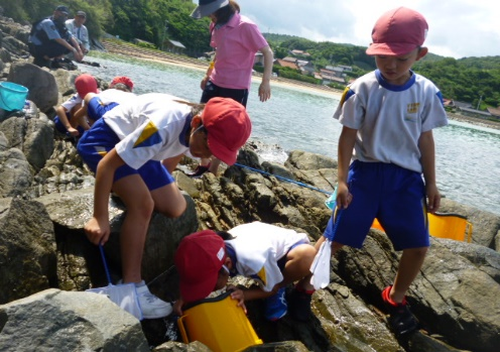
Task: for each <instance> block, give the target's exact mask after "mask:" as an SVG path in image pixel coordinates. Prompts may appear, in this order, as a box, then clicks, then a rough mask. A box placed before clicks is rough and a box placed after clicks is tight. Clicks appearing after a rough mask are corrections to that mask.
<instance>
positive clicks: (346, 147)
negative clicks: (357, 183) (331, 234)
mask: <svg viewBox="0 0 500 352" xmlns="http://www.w3.org/2000/svg"><path fill="white" fill-rule="evenodd" d="M357 132H358V131H357V130H355V129H352V128H349V127H345V126H344V127H343V128H342V133H341V134H340V138H339V148H338V175H337V181H338V188H337V199H336V201H337V206H338V207H339V208H340V209H343V208H347V207H348V206H349V204H350V203H351V200H352V195H351V194H350V193H349V188H348V186H347V176H348V173H349V165H350V164H351V159H352V153H353V149H354V143H355V142H356V134H357Z"/></svg>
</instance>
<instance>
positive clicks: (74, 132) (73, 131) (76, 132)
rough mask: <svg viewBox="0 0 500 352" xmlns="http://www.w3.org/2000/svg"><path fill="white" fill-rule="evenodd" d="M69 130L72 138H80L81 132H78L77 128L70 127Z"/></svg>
mask: <svg viewBox="0 0 500 352" xmlns="http://www.w3.org/2000/svg"><path fill="white" fill-rule="evenodd" d="M67 130H68V133H69V134H70V135H71V137H78V135H79V134H80V132H78V130H77V129H76V128H73V127H69V128H67Z"/></svg>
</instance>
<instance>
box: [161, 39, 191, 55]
mask: <svg viewBox="0 0 500 352" xmlns="http://www.w3.org/2000/svg"><path fill="white" fill-rule="evenodd" d="M163 50H164V51H168V52H169V53H174V54H182V53H183V52H184V50H186V47H185V46H184V45H183V44H182V43H181V42H178V41H176V40H172V39H165V41H164V42H163Z"/></svg>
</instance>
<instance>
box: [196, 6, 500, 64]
mask: <svg viewBox="0 0 500 352" xmlns="http://www.w3.org/2000/svg"><path fill="white" fill-rule="evenodd" d="M236 1H237V2H238V4H239V5H240V7H241V14H242V15H245V16H247V17H249V18H250V19H251V20H252V21H254V22H255V23H256V24H257V25H258V26H259V28H260V30H261V32H263V33H267V32H269V33H279V34H290V35H296V36H299V37H303V38H307V39H311V40H314V41H331V42H334V43H346V44H354V45H359V46H364V47H367V46H368V45H370V43H371V31H372V28H373V25H374V24H375V22H376V21H377V19H378V18H379V17H380V16H381V15H382V14H383V13H384V12H386V11H388V10H391V9H394V8H396V7H399V6H406V7H409V8H411V9H414V10H417V11H419V12H420V13H422V14H423V15H424V17H425V18H426V20H427V23H428V24H429V32H428V35H427V39H426V41H425V44H424V45H425V46H427V47H428V48H429V51H430V52H431V53H433V54H436V55H440V56H445V57H453V58H455V59H460V58H463V57H471V56H478V57H481V56H500V24H499V22H498V13H499V10H500V3H499V2H498V1H497V0H444V1H443V0H442V1H440V0H399V1H398V0H347V1H338V0H309V1H307V0H236ZM193 2H194V3H198V1H196V0H193Z"/></svg>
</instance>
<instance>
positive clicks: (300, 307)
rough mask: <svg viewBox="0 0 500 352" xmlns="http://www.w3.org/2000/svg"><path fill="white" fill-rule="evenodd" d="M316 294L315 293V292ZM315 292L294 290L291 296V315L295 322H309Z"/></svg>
mask: <svg viewBox="0 0 500 352" xmlns="http://www.w3.org/2000/svg"><path fill="white" fill-rule="evenodd" d="M313 292H314V291H313ZM313 292H306V291H304V290H300V289H299V290H297V288H294V289H293V290H292V292H291V293H290V296H289V299H288V301H289V303H290V314H291V315H292V317H293V318H294V319H295V320H298V321H307V320H309V317H310V316H311V297H312V294H313Z"/></svg>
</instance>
